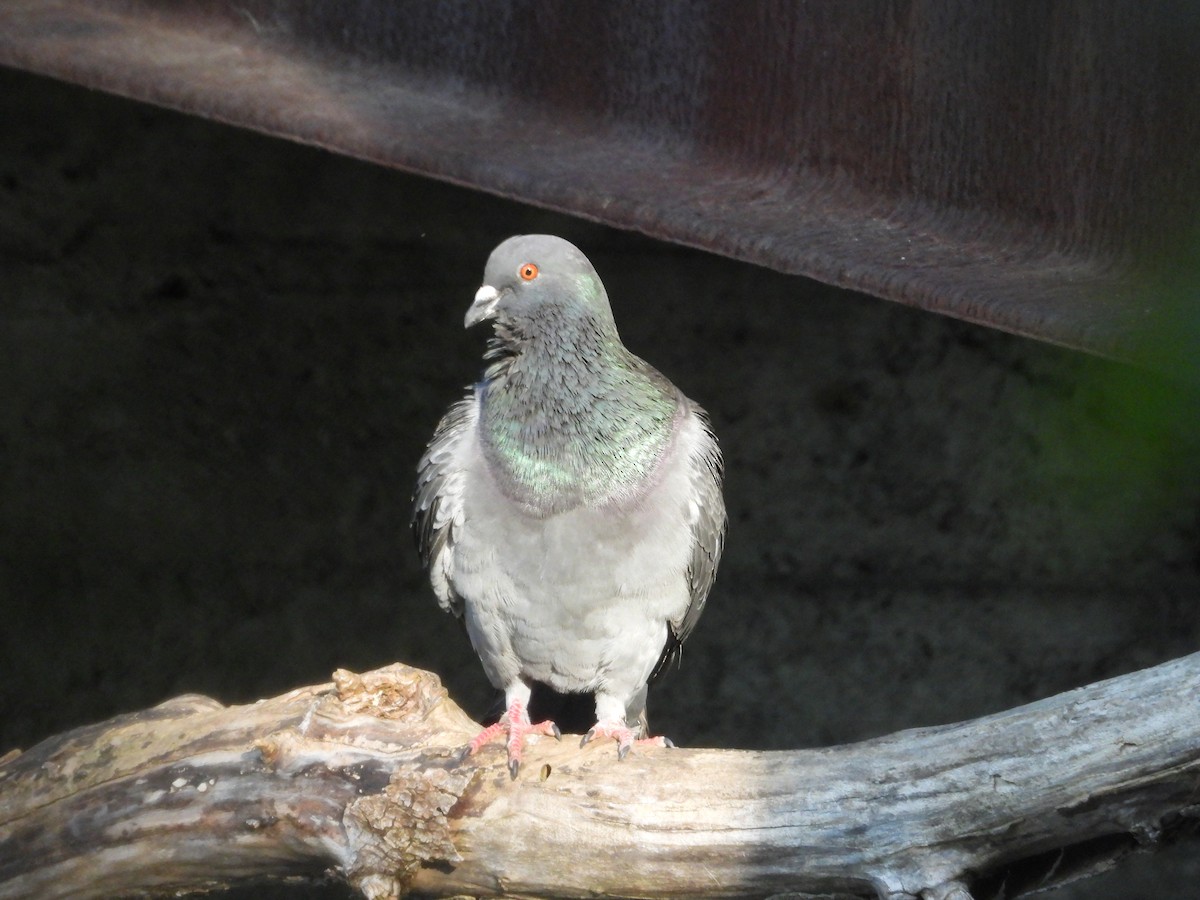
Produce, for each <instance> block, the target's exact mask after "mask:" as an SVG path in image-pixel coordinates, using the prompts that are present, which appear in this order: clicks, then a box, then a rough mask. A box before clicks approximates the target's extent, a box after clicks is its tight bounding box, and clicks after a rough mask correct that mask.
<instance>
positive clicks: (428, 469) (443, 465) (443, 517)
mask: <svg viewBox="0 0 1200 900" xmlns="http://www.w3.org/2000/svg"><path fill="white" fill-rule="evenodd" d="M475 419H476V400H475V396H474V395H473V394H469V395H467V396H466V397H464V398H463V399H462V400H459V401H458V402H457V403H455V404H454V405H453V406H451V407H450V409H449V410H448V411H447V412H446V415H444V416H443V417H442V421H441V422H439V423H438V427H437V430H436V431H434V433H433V439H432V440H430V442H429V447H428V448H427V449H426V450H425V455H424V456H422V457H421V461H420V463H418V464H417V486H416V490H415V492H414V496H413V512H412V528H413V536H414V537H415V538H416V541H417V552H418V553H419V554H420V555H421V562H422V564H423V565H424V566H425V568H426V569H428V570H429V577H430V581H431V582H432V583H433V589H434V593H436V594H437V598H438V602H439V603H440V604H441V606H442V608H443V609H445V610H447V611H449V612H453V613H454V614H455V615H457V616H461V615H462V599H461V598H460V597H459V596H458V595H457V594H456V593H455V592H454V588H453V585H452V584H450V581H449V577H448V575H449V569H450V554H451V553H452V551H453V549H454V530H455V527H456V523H457V522H460V521H461V517H462V490H463V480H464V479H463V471H462V449H463V443H464V441H466V440H468V439H469V437H470V435H471V433H472V432H473V429H474V426H475Z"/></svg>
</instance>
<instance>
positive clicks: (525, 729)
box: [463, 700, 562, 779]
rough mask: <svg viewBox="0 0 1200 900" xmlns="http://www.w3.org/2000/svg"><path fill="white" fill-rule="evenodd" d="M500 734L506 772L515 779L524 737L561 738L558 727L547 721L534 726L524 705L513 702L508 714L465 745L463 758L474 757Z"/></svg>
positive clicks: (518, 768) (516, 701) (523, 745)
mask: <svg viewBox="0 0 1200 900" xmlns="http://www.w3.org/2000/svg"><path fill="white" fill-rule="evenodd" d="M501 734H504V735H506V740H505V744H506V746H507V748H508V771H509V774H510V775H512V777H513V778H514V779H515V778H516V777H517V772H519V771H520V769H521V755H522V753H523V752H524V750H525V736H526V735H530V734H552V735H554V737H556V738H561V737H562V732H561V731H559V730H558V726H557V725H555V724H554V723H553V722H551V721H550V720H549V719H547V720H546V721H545V722H538V723H537V724H536V725H534V724H533V723H532V722H530V721H529V713H528V712H527V711H526V709H525V704H524V703H522V702H521V701H520V700H514V701H513V702H512V703H511V704H509V707H508V712H506V713H505V714H504V715H502V716H501V717H500V721H499V722H496V723H495V724H493V725H489V726H488V727H487V728H485V729H483V731H481V732H479V734H477V735H475V737H474V738H472V740H471V743H469V744H467V747H466V749H465V750H464V751H463V758H464V759H465V758H466V757H468V756H472V755H474V753H475V752H476V751H477V750H478V749H479V748H480V747H482V746H484V745H485V744H490V743H491V742H492V741H494V740H495V739H496V738H497V737H499V736H500V735H501Z"/></svg>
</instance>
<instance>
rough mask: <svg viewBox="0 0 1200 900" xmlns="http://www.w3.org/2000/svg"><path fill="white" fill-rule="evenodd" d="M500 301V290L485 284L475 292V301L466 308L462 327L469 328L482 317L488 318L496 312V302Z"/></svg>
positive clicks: (482, 318) (481, 319) (476, 323)
mask: <svg viewBox="0 0 1200 900" xmlns="http://www.w3.org/2000/svg"><path fill="white" fill-rule="evenodd" d="M499 302H500V292H499V291H498V290H496V289H495V288H494V287H492V286H491V285H490V284H485V285H484V286H483V287H481V288H480V289H479V290H477V291H476V292H475V302H474V303H472V304H471V308H470V309H468V310H467V318H466V319H465V320H464V324H463V327H464V328H470V327H471V326H472V325H478V324H479V323H480V322H482V321H483V320H484V319H490V318H491V317H492V316H494V315H495V314H496V304H497V303H499Z"/></svg>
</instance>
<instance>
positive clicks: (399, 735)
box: [0, 653, 1200, 900]
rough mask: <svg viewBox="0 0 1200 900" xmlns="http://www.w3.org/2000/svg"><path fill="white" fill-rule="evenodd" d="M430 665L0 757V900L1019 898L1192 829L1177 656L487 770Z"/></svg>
mask: <svg viewBox="0 0 1200 900" xmlns="http://www.w3.org/2000/svg"><path fill="white" fill-rule="evenodd" d="M477 728H478V726H477V725H476V723H474V722H473V721H471V720H470V718H469V717H467V716H466V715H465V714H464V713H463V712H462V710H461V709H459V707H458V706H457V705H455V704H454V703H453V702H452V701H451V700H450V699H449V698H448V697H447V695H446V692H445V691H444V689H443V688H442V686H441V683H440V681H439V680H438V678H437V677H436V676H435V675H432V674H430V673H428V672H422V671H420V670H416V669H412V668H409V667H407V666H403V665H399V664H397V665H393V666H389V667H387V668H384V669H380V670H377V671H374V672H370V673H366V674H363V675H356V674H353V673H350V672H346V671H338V672H337V673H335V674H334V681H333V683H332V684H322V685H316V686H313V687H305V688H300V689H298V690H295V691H292V692H290V693H287V694H284V695H283V696H280V697H275V698H272V699H269V700H262V701H259V702H258V703H254V704H250V705H247V706H223V705H221V704H219V703H217V702H216V701H214V700H211V699H208V698H205V697H199V696H185V697H179V698H177V699H174V700H171V701H168V702H166V703H164V704H162V705H160V706H156V707H154V708H152V709H149V710H145V711H142V712H137V713H132V714H128V715H123V716H118V717H117V718H114V719H111V720H109V721H107V722H102V723H99V724H96V725H91V726H87V727H84V728H79V729H76V730H74V731H71V732H68V733H66V734H63V735H60V736H58V737H54V738H51V739H49V740H47V741H44V742H43V743H41V744H39V745H37V746H36V747H34V748H32V749H30V750H29V751H27V752H25V753H20V752H17V751H13V752H11V753H9V754H7V755H5V756H4V757H0V898H12V897H31V896H32V897H45V898H56V897H73V898H86V897H108V896H114V895H122V894H128V893H135V892H136V893H138V894H139V895H143V896H144V895H164V896H165V895H168V894H173V893H176V892H178V891H183V890H199V889H211V888H216V887H220V886H223V885H230V884H234V883H237V882H240V881H243V880H246V879H251V878H262V877H297V876H299V877H306V878H320V877H330V876H333V877H341V878H345V879H346V880H347V881H349V883H351V884H352V885H354V886H355V887H356V888H357V889H359V890H360V891H361V892H362V893H363V894H365V895H366V896H368V897H371V898H384V897H398V896H402V895H404V894H405V893H408V892H417V893H420V894H424V895H430V896H442V897H449V896H455V895H464V894H465V895H473V896H501V895H520V896H529V897H533V896H536V897H585V896H588V897H594V896H600V895H603V896H610V897H666V896H682V895H688V896H696V897H735V896H767V895H770V894H775V893H780V892H788V893H789V894H793V895H797V896H805V895H820V896H822V897H830V896H839V897H840V896H848V897H880V898H893V900H898V898H923V900H948V898H954V900H966V898H970V897H971V896H976V897H991V896H998V895H999V896H1005V897H1011V896H1018V895H1020V894H1022V893H1025V892H1028V891H1031V890H1034V889H1043V888H1045V887H1047V886H1050V885H1054V884H1060V883H1063V882H1065V881H1069V880H1072V879H1074V878H1077V877H1081V876H1083V875H1087V874H1091V873H1094V872H1096V871H1099V870H1101V869H1103V868H1105V867H1107V866H1109V865H1111V864H1112V863H1113V862H1114V861H1115V860H1116V859H1118V858H1119V857H1121V856H1123V855H1125V854H1126V853H1128V852H1130V851H1132V850H1138V849H1141V850H1148V849H1154V848H1156V847H1158V846H1161V845H1162V844H1164V843H1166V842H1167V841H1169V840H1171V839H1174V838H1177V837H1180V836H1184V835H1187V834H1190V833H1191V832H1193V831H1194V830H1195V824H1196V822H1197V820H1198V819H1200V653H1198V654H1193V655H1191V656H1187V657H1184V658H1182V659H1178V660H1174V661H1172V662H1168V663H1165V664H1163V665H1160V666H1157V667H1154V668H1151V669H1146V670H1144V671H1141V672H1136V673H1133V674H1130V675H1125V676H1122V677H1120V678H1115V679H1112V680H1109V681H1104V682H1100V683H1097V684H1094V685H1089V686H1087V687H1084V688H1080V689H1078V690H1075V691H1070V692H1068V693H1065V694H1061V695H1058V696H1055V697H1051V698H1048V699H1046V700H1042V701H1039V702H1037V703H1033V704H1030V705H1027V706H1023V707H1019V708H1017V709H1013V710H1009V711H1007V712H1002V713H999V714H996V715H992V716H987V717H984V718H981V719H976V720H973V721H969V722H964V723H959V724H953V725H945V726H938V727H932V728H922V729H916V730H911V731H904V732H900V733H897V734H894V735H890V736H887V737H881V738H877V739H873V740H869V741H864V742H861V743H857V744H852V745H847V746H841V747H831V748H825V749H814V750H796V751H783V752H754V751H744V750H688V749H646V750H641V749H639V750H635V752H634V753H633V754H631V755H630V756H629V757H628V758H627V759H626V760H624V761H622V762H619V761H618V760H617V758H616V753H615V751H614V750H613V748H612V747H611V746H606V745H601V744H599V743H594V744H592V745H589V746H587V747H586V748H582V749H581V748H580V747H579V742H578V738H575V739H574V740H572V739H570V738H569V737H564V738H563V740H562V742H561V743H556V742H555V741H553V740H551V739H549V738H543V739H541V740H540V741H539V742H538V743H536V744H535V745H531V746H530V747H529V748H528V751H527V757H526V764H525V768H524V769H523V770H522V771H521V774H520V776H519V778H518V779H517V780H516V781H513V780H510V778H509V774H508V770H507V768H506V766H505V757H504V754H503V752H502V751H501V750H500V749H499V748H494V749H485V750H483V751H481V752H480V753H479V754H478V755H477V756H475V757H472V758H469V759H467V760H465V761H461V762H460V760H459V753H460V750H461V748H462V747H463V745H464V744H465V743H466V741H467V740H468V739H469V738H470V737H471V736H472V735H473V734H474V732H475V731H476V729H477Z"/></svg>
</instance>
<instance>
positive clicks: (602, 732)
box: [579, 722, 675, 759]
mask: <svg viewBox="0 0 1200 900" xmlns="http://www.w3.org/2000/svg"><path fill="white" fill-rule="evenodd" d="M633 735H634V731H633V729H632V728H630V727H629V726H628V725H626V724H625V723H624V722H597V723H596V724H595V725H593V726H592V728H591V730H590V731H588V733H587V734H585V735H584V736H583V740H581V741H580V742H579V746H580V747H586V746H587V745H588V744H589V743H591V742H592V741H594V740H595V739H596V738H605V737H607V738H612V739H613V740H614V741H616V742H617V759H624V758H625V757H626V756H628V755H629V751H630V749H631V748H632V747H633V746H634V745H635V744H636V745H637V746H639V747H674V746H675V745H674V744H673V743H671V739H670V738H667V737H651V738H638V739H635V738H634V736H633Z"/></svg>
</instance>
